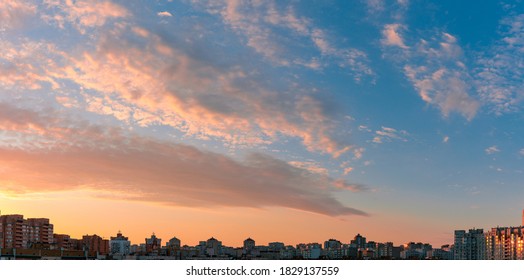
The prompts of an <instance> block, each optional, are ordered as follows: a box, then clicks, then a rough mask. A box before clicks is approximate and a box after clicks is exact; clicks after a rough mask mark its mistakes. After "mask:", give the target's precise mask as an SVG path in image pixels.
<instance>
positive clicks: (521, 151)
mask: <svg viewBox="0 0 524 280" xmlns="http://www.w3.org/2000/svg"><path fill="white" fill-rule="evenodd" d="M519 154H520V155H521V156H524V148H522V149H520V151H519Z"/></svg>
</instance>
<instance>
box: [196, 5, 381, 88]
mask: <svg viewBox="0 0 524 280" xmlns="http://www.w3.org/2000/svg"><path fill="white" fill-rule="evenodd" d="M194 3H195V6H197V7H201V8H203V9H204V10H206V11H208V12H209V13H211V14H217V15H219V16H221V17H222V19H223V21H224V23H226V24H227V25H228V26H230V27H231V28H232V29H233V30H234V31H235V32H237V33H238V34H240V35H242V36H245V38H246V40H247V42H246V45H247V46H249V47H251V48H253V49H254V50H255V51H256V52H257V53H259V54H261V55H262V56H263V57H265V58H266V59H268V60H269V61H271V62H273V63H275V64H278V65H281V66H293V65H295V66H296V65H298V66H305V67H309V68H312V69H322V68H324V67H327V66H328V65H337V66H339V67H342V68H347V69H349V70H350V74H352V75H353V76H354V78H355V79H356V80H357V81H359V80H360V79H362V78H363V77H366V76H373V75H374V73H373V70H372V69H371V68H370V67H369V65H368V58H367V55H366V53H365V52H364V51H361V50H358V49H356V48H352V47H340V46H336V44H335V43H334V42H335V40H333V39H330V37H333V36H336V35H332V36H329V35H328V32H327V31H326V30H323V29H321V28H318V27H315V26H314V25H313V23H312V20H311V19H308V18H306V17H301V16H298V15H297V14H296V12H295V10H294V9H293V7H292V6H287V7H279V6H278V5H277V2H274V1H266V2H245V1H237V0H233V1H203V2H200V1H194ZM282 31H285V33H286V35H282V34H281V33H279V32H282ZM296 38H300V39H307V40H309V41H310V46H308V47H307V49H309V50H311V49H314V50H316V52H317V53H318V55H317V56H310V57H307V56H300V55H297V54H298V53H300V51H299V48H300V47H301V46H302V45H303V44H302V43H301V44H296V43H294V41H292V40H295V39H296ZM296 40H297V41H298V39H296ZM289 45H294V49H290V48H289V47H288V46H289ZM309 52H310V51H309Z"/></svg>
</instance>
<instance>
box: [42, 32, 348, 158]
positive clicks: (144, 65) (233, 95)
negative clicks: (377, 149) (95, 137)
mask: <svg viewBox="0 0 524 280" xmlns="http://www.w3.org/2000/svg"><path fill="white" fill-rule="evenodd" d="M128 31H130V30H128V28H127V27H124V28H122V29H116V30H113V31H112V32H111V33H110V34H106V35H105V36H103V37H102V39H101V40H100V42H99V45H98V48H97V50H95V51H85V52H84V53H83V54H81V55H80V56H77V57H73V56H67V60H68V62H67V63H64V64H63V65H62V66H61V67H57V68H56V69H54V71H53V73H52V75H53V77H54V78H55V79H66V80H70V81H73V82H75V83H76V84H78V85H79V86H81V87H82V88H86V89H90V90H94V91H96V92H97V93H94V95H92V96H89V97H86V101H87V104H88V106H87V107H86V109H88V110H90V111H92V112H96V113H101V114H113V115H115V117H117V118H118V119H120V120H124V119H125V118H126V116H127V117H129V121H131V122H136V123H138V124H140V125H150V124H164V125H170V126H172V127H174V128H176V129H178V130H181V131H183V132H184V133H186V134H188V135H194V136H197V137H202V138H207V137H213V138H216V139H222V140H224V141H226V142H227V143H229V144H232V145H258V144H266V143H271V142H273V141H275V140H276V139H278V138H279V137H280V136H287V137H297V138H299V139H301V140H302V142H303V143H304V145H305V146H306V147H307V149H308V150H310V151H320V152H324V153H329V154H331V155H333V156H334V157H338V156H340V155H341V154H342V153H344V152H346V151H348V150H350V149H351V147H350V146H347V145H343V144H341V143H339V142H338V141H336V140H335V139H333V137H332V136H331V134H332V132H333V131H334V129H335V127H334V123H333V122H332V121H331V119H330V118H329V117H328V116H327V115H326V112H325V111H324V109H323V104H322V103H321V102H320V101H319V100H317V99H316V98H315V97H314V96H313V95H311V94H308V93H300V90H298V91H297V93H296V94H295V95H294V96H289V95H283V94H282V93H281V92H279V91H278V90H274V89H271V88H267V87H265V86H262V85H260V84H259V83H258V82H257V81H256V77H255V76H250V74H249V73H247V72H246V71H244V70H243V69H242V68H241V67H240V66H234V67H230V68H227V69H222V68H218V67H216V66H213V65H211V64H208V63H206V62H205V61H200V60H197V59H195V58H193V57H191V56H189V55H187V54H186V51H187V50H185V49H183V48H175V47H174V46H172V45H170V44H168V43H167V42H165V41H164V40H163V39H161V38H160V37H159V36H157V35H155V34H154V32H150V31H147V30H145V29H143V28H140V29H137V27H134V28H132V29H131V31H132V32H128ZM130 36H136V37H130ZM137 40H144V43H145V44H146V46H145V47H144V46H141V45H136V44H133V42H136V41H137ZM96 95H98V97H97V96H96ZM95 104H96V106H95ZM125 107H128V108H132V110H131V111H126V110H125ZM144 115H147V116H148V117H147V121H145V120H144V119H143V118H142V116H144Z"/></svg>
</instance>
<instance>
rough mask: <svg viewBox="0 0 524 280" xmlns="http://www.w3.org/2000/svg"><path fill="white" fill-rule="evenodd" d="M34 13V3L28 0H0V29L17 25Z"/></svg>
mask: <svg viewBox="0 0 524 280" xmlns="http://www.w3.org/2000/svg"><path fill="white" fill-rule="evenodd" d="M35 13H36V5H35V4H34V3H31V2H29V1H25V0H18V1H0V30H2V29H11V28H16V27H19V26H21V25H23V24H24V21H25V20H26V19H27V18H29V17H31V16H34V15H35Z"/></svg>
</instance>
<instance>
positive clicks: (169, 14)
mask: <svg viewBox="0 0 524 280" xmlns="http://www.w3.org/2000/svg"><path fill="white" fill-rule="evenodd" d="M157 15H158V16H159V17H172V16H173V15H172V14H171V13H170V12H168V11H163V12H158V13H157Z"/></svg>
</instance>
